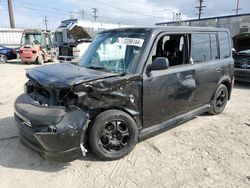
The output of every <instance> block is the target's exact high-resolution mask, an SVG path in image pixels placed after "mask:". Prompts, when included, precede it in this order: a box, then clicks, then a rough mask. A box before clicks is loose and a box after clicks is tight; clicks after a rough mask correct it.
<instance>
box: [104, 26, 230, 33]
mask: <svg viewBox="0 0 250 188" xmlns="http://www.w3.org/2000/svg"><path fill="white" fill-rule="evenodd" d="M121 31H135V32H136V31H137V32H138V31H152V32H157V31H158V32H175V31H176V32H182V31H183V32H217V31H226V32H229V30H228V29H225V28H216V27H190V26H151V27H127V28H117V29H109V30H105V31H102V32H100V33H109V32H121Z"/></svg>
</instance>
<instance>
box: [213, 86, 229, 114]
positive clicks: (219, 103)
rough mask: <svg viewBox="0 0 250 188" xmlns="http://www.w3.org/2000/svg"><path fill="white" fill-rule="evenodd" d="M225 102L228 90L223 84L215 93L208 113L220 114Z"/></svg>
mask: <svg viewBox="0 0 250 188" xmlns="http://www.w3.org/2000/svg"><path fill="white" fill-rule="evenodd" d="M227 101H228V89H227V87H226V86H225V85H224V84H221V85H220V86H219V87H218V88H217V90H216V92H215V95H214V98H213V100H212V102H211V108H210V110H209V113H211V114H220V113H221V112H222V111H223V110H224V109H225V107H226V104H227Z"/></svg>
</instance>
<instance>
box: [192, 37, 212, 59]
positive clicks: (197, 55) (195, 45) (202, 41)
mask: <svg viewBox="0 0 250 188" xmlns="http://www.w3.org/2000/svg"><path fill="white" fill-rule="evenodd" d="M192 58H193V61H194V62H204V61H208V60H210V59H211V51H210V38H209V34H205V33H204V34H193V37H192Z"/></svg>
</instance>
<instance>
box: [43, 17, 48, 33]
mask: <svg viewBox="0 0 250 188" xmlns="http://www.w3.org/2000/svg"><path fill="white" fill-rule="evenodd" d="M43 21H44V24H45V28H46V31H48V21H49V20H48V19H47V16H44V19H43Z"/></svg>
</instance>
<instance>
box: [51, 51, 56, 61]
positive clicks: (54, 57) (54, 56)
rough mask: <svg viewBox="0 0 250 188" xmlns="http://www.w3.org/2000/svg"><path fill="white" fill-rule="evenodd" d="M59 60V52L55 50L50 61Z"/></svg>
mask: <svg viewBox="0 0 250 188" xmlns="http://www.w3.org/2000/svg"><path fill="white" fill-rule="evenodd" d="M56 61H57V54H56V53H55V52H54V53H53V54H52V56H51V59H50V62H56Z"/></svg>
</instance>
